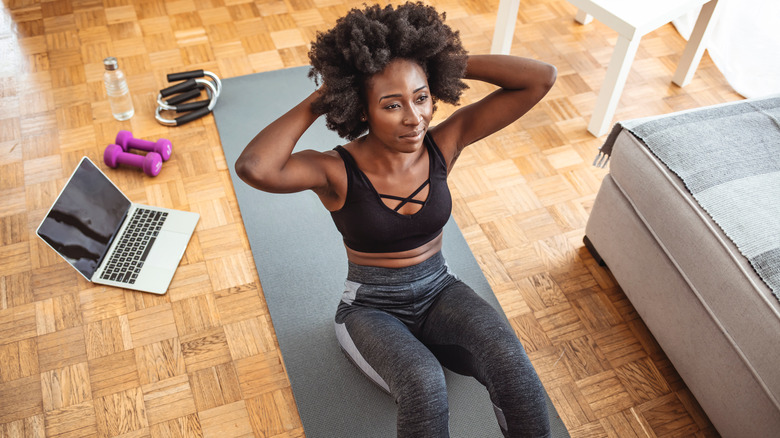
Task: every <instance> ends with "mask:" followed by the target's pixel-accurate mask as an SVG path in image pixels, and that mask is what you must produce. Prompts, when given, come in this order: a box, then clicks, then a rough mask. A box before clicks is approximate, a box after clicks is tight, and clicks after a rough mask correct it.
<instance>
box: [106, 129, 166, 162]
mask: <svg viewBox="0 0 780 438" xmlns="http://www.w3.org/2000/svg"><path fill="white" fill-rule="evenodd" d="M116 144H118V145H119V146H121V147H122V150H123V151H125V152H127V151H128V149H130V148H133V149H140V150H142V151H146V152H157V153H158V154H160V156H161V157H162V159H163V161H168V158H171V154H172V153H173V145H172V144H171V141H170V140H168V139H165V138H161V139H159V140H157V141H149V140H141V139H140V138H133V133H132V132H130V131H124V130H122V131H119V133H117V135H116Z"/></svg>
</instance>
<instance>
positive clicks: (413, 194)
mask: <svg viewBox="0 0 780 438" xmlns="http://www.w3.org/2000/svg"><path fill="white" fill-rule="evenodd" d="M430 183H431V179H430V178H428V179H426V180H425V182H423V183H422V185H421V186H420V187H418V188H417V190H415V191H414V193H412V194H411V195H409V196H407V197H406V198H402V197H400V196H393V195H382V194H380V195H379V197H380V198H386V199H393V200H396V201H401V202H400V203H399V204H398V205H397V206H396V207H395V208H394V209H393V210H394V211H398V210H400V209H401V207H403V206H404V205H406V204H407V203H409V202H412V203H415V204H420V205H423V204H425V201H420V200H418V199H412V198H414V197H415V196H417V194H418V193H420V191H422V189H424V188H425V186H427V185H428V184H430Z"/></svg>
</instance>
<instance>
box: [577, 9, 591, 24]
mask: <svg viewBox="0 0 780 438" xmlns="http://www.w3.org/2000/svg"><path fill="white" fill-rule="evenodd" d="M574 21H576V22H577V23H580V24H588V23H590V22H591V21H593V16H592V15H590V14H588V13H587V12H585V11H583V10H582V9H577V15H575V16H574Z"/></svg>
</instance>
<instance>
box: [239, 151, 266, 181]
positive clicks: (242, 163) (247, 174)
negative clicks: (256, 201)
mask: <svg viewBox="0 0 780 438" xmlns="http://www.w3.org/2000/svg"><path fill="white" fill-rule="evenodd" d="M234 168H235V170H236V175H238V177H239V178H241V181H244V182H245V183H247V184H249V185H251V186H253V187H259V186H262V185H263V177H262V175H263V172H261V171H258V170H259V166H258V163H257V159H252V158H250V157H245V156H241V157H238V159H237V160H236V164H235V166H234Z"/></svg>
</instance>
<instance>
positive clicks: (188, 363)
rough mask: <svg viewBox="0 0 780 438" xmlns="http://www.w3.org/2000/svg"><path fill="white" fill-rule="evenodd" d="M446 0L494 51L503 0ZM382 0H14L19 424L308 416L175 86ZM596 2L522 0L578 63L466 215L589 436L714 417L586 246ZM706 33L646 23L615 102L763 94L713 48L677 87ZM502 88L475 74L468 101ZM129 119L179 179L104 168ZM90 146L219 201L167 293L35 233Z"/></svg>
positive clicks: (475, 242)
mask: <svg viewBox="0 0 780 438" xmlns="http://www.w3.org/2000/svg"><path fill="white" fill-rule="evenodd" d="M431 3H432V4H434V5H435V6H437V7H438V8H439V9H440V10H442V11H446V13H447V15H448V20H449V23H450V24H451V25H452V26H453V27H454V28H456V29H458V30H459V31H460V32H461V36H462V38H463V41H464V43H465V45H466V47H467V49H469V50H470V51H472V52H474V53H486V52H488V51H489V47H490V40H491V37H492V29H493V25H494V22H495V15H496V10H497V7H498V1H496V0H494V1H490V2H486V1H475V0H437V1H431ZM361 4H362V0H360V1H351V0H256V1H252V0H177V1H163V0H72V1H71V0H53V1H40V0H3V1H2V4H1V5H0V54H2V62H0V175H1V176H2V177H1V178H0V436H3V437H20V436H35V437H38V436H44V435H45V436H52V437H55V436H63V437H64V436H69V437H70V436H123V437H174V436H188V437H189V436H193V437H199V436H204V437H208V436H215V437H233V436H258V437H288V438H290V437H300V436H303V435H304V432H303V429H302V426H301V423H300V419H299V416H298V412H297V410H296V406H295V402H294V399H293V395H292V392H291V390H290V384H289V381H288V379H287V376H286V374H285V370H284V366H283V362H282V358H281V355H280V352H279V349H278V346H277V344H276V340H275V335H274V330H273V326H272V324H271V320H270V317H269V314H268V310H267V307H266V305H265V302H264V299H263V293H262V289H261V287H260V283H259V280H258V274H257V271H256V268H255V264H254V261H253V259H252V255H251V252H250V250H249V246H248V241H247V238H246V234H245V230H244V225H243V223H242V221H241V217H240V214H239V210H238V207H237V203H236V199H235V196H234V192H233V188H232V183H231V180H230V178H229V176H228V166H232V164H233V163H227V162H226V161H225V158H224V155H223V153H222V150H221V148H220V145H219V137H218V135H217V130H216V127H215V124H214V121H213V117H212V116H208V117H205V118H203V119H200V120H198V121H196V122H193V123H191V124H188V125H185V126H182V127H175V128H169V127H165V126H162V125H159V124H158V123H156V122H155V120H154V118H153V114H154V107H155V103H154V101H155V98H156V95H157V92H158V90H160V89H161V88H163V87H165V86H167V85H168V84H167V83H166V81H165V75H166V74H167V73H171V72H177V71H185V70H192V69H196V68H203V69H206V70H209V71H212V72H215V73H217V74H218V75H219V76H220V77H222V78H228V77H233V76H239V75H244V74H249V73H253V72H260V71H268V70H274V69H280V68H284V67H292V66H299V65H304V64H306V62H307V57H306V53H307V44H308V42H309V41H310V40H312V39H313V38H314V36H315V33H316V32H317V31H319V30H325V29H326V28H328V27H330V26H331V25H332V24H333V23H334V22H335V20H336V19H337V18H338V17H339V16H341V15H342V14H343V13H345V12H346V11H347V10H348V9H349V8H351V7H356V6H360V5H361ZM574 14H575V9H574V8H573V7H572V6H571V5H569V4H568V3H567V2H566V1H564V0H523V1H522V2H521V11H520V14H519V16H518V23H517V28H516V31H515V43H514V45H513V47H512V52H513V53H514V54H518V55H523V56H530V57H534V58H538V59H542V60H544V61H547V62H550V63H552V64H554V65H556V66H557V67H558V71H559V75H558V81H557V83H556V85H555V87H554V88H553V89H552V91H551V92H550V94H549V95H548V96H547V97H546V98H545V99H544V101H543V102H542V103H541V104H540V105H538V106H537V107H536V108H535V109H533V110H532V111H531V112H530V113H529V114H528V115H527V116H526V117H524V118H523V119H522V120H520V121H519V122H517V123H516V124H514V125H513V126H511V127H509V128H507V129H505V130H504V131H502V132H501V133H499V134H497V135H494V136H492V137H490V138H488V139H486V140H483V141H481V142H480V143H478V144H476V145H474V146H473V147H471V148H470V149H468V150H467V151H466V152H465V153H464V154H463V156H462V158H461V159H460V160H459V163H458V167H457V168H456V169H455V171H454V172H453V174H452V177H451V180H452V183H451V186H452V188H453V195H454V200H455V209H454V216H455V218H456V220H457V222H458V224H459V225H460V227H461V229H462V230H463V232H464V234H465V236H466V239H467V241H468V243H469V245H470V247H471V249H472V251H473V252H474V254H475V256H476V257H477V259H478V261H479V263H480V265H481V267H482V268H483V270H484V273H485V275H486V276H487V278H488V280H489V282H490V284H491V285H492V287H493V289H494V291H495V292H496V294H497V296H498V299H499V301H500V303H501V305H502V306H503V308H504V310H505V311H506V313H507V315H508V317H509V318H510V320H511V322H512V325H513V327H514V328H515V330H516V331H517V334H518V335H519V337H520V338H521V339H522V340H523V342H524V344H525V346H526V348H527V350H528V353H529V355H530V357H531V360H532V361H533V364H534V366H535V367H536V369H537V370H538V372H539V375H540V377H541V379H542V381H543V383H544V385H545V387H546V389H547V391H548V393H549V394H550V397H551V399H552V400H553V402H554V404H555V405H556V407H557V409H558V412H559V413H560V414H561V416H562V418H563V421H564V423H565V424H566V425H567V427H568V428H569V429H570V432H571V434H572V436H574V437H598V436H611V437H631V436H640V437H645V436H649V437H667V436H674V437H679V436H715V435H717V433H716V431H715V430H714V429H713V427H712V425H711V424H710V422H709V420H708V419H707V417H706V415H705V414H704V413H703V412H702V410H701V408H700V407H699V406H698V404H697V402H696V400H695V399H694V397H693V396H692V395H691V393H690V392H689V390H688V389H687V388H686V386H685V383H684V382H683V381H682V380H681V379H680V377H679V376H678V375H677V373H676V372H675V370H674V367H673V366H672V364H671V363H670V362H669V360H668V359H667V358H666V356H665V355H664V353H663V351H662V350H661V349H660V348H659V346H658V344H657V343H656V342H655V341H654V339H653V337H652V335H651V334H650V333H649V332H648V330H647V328H646V327H645V325H644V324H643V323H642V321H641V319H640V318H639V317H638V315H637V313H636V312H635V311H634V309H633V308H632V306H631V303H630V302H629V301H628V300H627V299H626V297H625V295H624V294H623V293H622V291H621V290H620V288H619V287H618V286H617V285H616V283H615V281H614V280H613V278H612V277H611V276H610V273H609V272H608V271H607V270H604V269H602V268H600V267H599V266H597V264H596V263H595V261H594V260H593V259H592V258H591V257H590V255H589V254H588V252H587V251H586V250H585V249H584V247H583V245H582V241H581V239H582V235H583V228H584V226H585V222H586V220H587V217H588V212H589V210H590V207H591V204H592V202H593V199H594V196H595V193H596V192H597V190H598V187H599V184H600V181H601V179H602V178H603V177H604V175H605V171H604V170H603V169H597V168H594V167H592V166H591V165H590V163H591V161H592V159H593V157H594V155H595V153H596V149H597V147H598V146H600V145H601V142H602V141H603V138H600V139H599V138H594V137H592V136H591V135H590V134H588V133H587V132H586V125H587V121H588V120H589V118H590V113H591V111H592V108H593V105H594V103H595V99H596V93H597V91H598V89H599V87H600V83H601V80H602V78H603V77H604V73H605V70H606V66H607V63H608V62H609V58H610V55H611V53H612V48H613V45H614V43H615V39H616V34H615V33H614V32H612V31H611V30H610V29H608V28H607V27H605V26H603V25H601V24H600V23H598V22H594V23H591V24H589V25H588V26H581V25H579V24H577V23H576V22H575V21H574V19H573V16H574ZM684 43H685V42H684V40H683V39H682V38H681V37H680V36H679V35H678V34H677V33H676V31H675V30H674V28H673V27H672V26H671V25H666V26H664V27H662V28H660V29H658V30H657V31H655V32H653V33H651V34H649V35H647V36H646V37H645V38H644V40H643V41H642V43H641V45H640V47H639V52H638V54H637V58H636V60H635V62H634V63H633V67H632V71H631V74H630V76H629V78H628V82H627V84H626V88H625V92H624V93H623V95H622V99H621V101H620V106H619V108H618V111H617V116H616V119H624V118H632V117H639V116H647V115H653V114H661V113H668V112H671V111H676V110H683V109H688V108H694V107H699V106H704V105H710V104H716V103H720V102H725V101H731V100H737V99H740V96H738V95H737V94H735V92H734V91H733V90H732V89H731V88H730V87H729V85H728V84H727V83H726V82H725V80H724V78H723V76H722V75H721V73H720V72H719V71H718V70H717V68H716V67H715V66H714V65H713V64H712V61H711V59H710V58H709V57H708V56H707V55H706V54H705V56H704V59H703V60H702V63H701V65H700V66H699V69H698V71H697V73H696V77H695V78H694V80H693V82H692V83H691V84H690V85H688V86H687V87H685V88H684V89H681V88H679V87H677V86H675V85H673V84H671V82H670V80H671V76H672V73H673V70H674V68H675V66H676V63H677V60H678V59H679V57H680V54H681V52H682V50H683V46H684ZM107 56H116V57H117V58H118V59H119V63H120V67H121V68H122V69H123V70H124V71H125V73H126V74H127V75H128V77H129V84H130V88H131V90H132V94H133V99H134V103H135V108H136V115H135V116H134V117H133V118H132V119H131V120H130V121H127V122H117V121H115V120H114V119H113V118H112V117H111V113H110V110H109V105H108V101H107V98H106V93H105V91H104V88H103V84H102V72H103V65H102V60H103V58H105V57H107ZM487 91H489V90H488V89H486V87H483V86H479V85H476V86H474V87H473V88H472V89H471V90H469V92H468V93H467V95H466V99H465V100H466V101H470V100H473V99H475V98H477V97H479V96H481V95H483V94H484V93H486V92H487ZM219 104H220V105H230V102H226V101H224V102H223V101H220V102H219ZM450 111H452V109H451V108H447V107H445V106H443V105H442V106H441V108H440V110H439V116H443V115H446V114H447V113H448V112H450ZM260 128H261V127H260V126H258V130H259V129H260ZM120 129H130V130H131V131H133V133H134V134H135V135H136V136H137V137H141V138H146V139H150V140H154V139H157V138H160V137H164V138H168V139H170V140H171V141H172V142H173V145H174V154H173V157H172V159H171V160H170V161H169V162H167V163H165V165H164V167H163V171H162V173H161V174H160V176H158V177H156V178H149V177H145V176H144V175H143V174H142V173H141V172H139V171H135V170H134V169H127V168H124V169H117V170H112V169H107V168H106V166H105V165H103V164H102V159H101V157H102V151H103V148H105V146H106V145H107V144H109V143H111V142H112V140H113V138H114V136H115V135H116V133H117V131H118V130H120ZM83 155H88V156H90V157H91V158H92V159H93V160H94V161H95V162H97V163H101V166H102V167H103V168H104V169H105V170H106V172H107V173H108V175H109V176H110V177H111V178H112V179H113V180H114V181H115V182H116V184H117V185H118V186H119V187H120V188H121V189H122V190H123V191H125V192H126V193H127V194H128V196H130V198H132V199H133V200H134V201H136V202H141V203H148V204H156V205H161V206H165V207H171V208H178V209H185V210H191V211H196V212H198V213H200V215H201V220H200V223H199V224H198V228H197V230H196V233H195V235H194V237H193V239H192V242H191V243H190V245H189V248H188V249H187V252H186V254H185V256H184V259H183V261H182V264H181V266H180V267H179V270H178V272H177V274H176V277H175V278H174V280H173V283H172V284H171V287H170V290H169V292H168V293H167V294H166V295H164V296H155V295H149V294H143V293H138V292H131V291H127V290H123V289H117V288H110V287H102V286H96V285H93V284H90V283H89V282H87V281H85V280H84V279H83V278H81V277H80V276H79V275H78V274H77V273H76V272H75V271H73V270H71V269H70V268H69V267H68V266H66V264H65V263H64V261H62V260H61V259H59V258H58V256H56V255H55V254H54V253H53V252H52V251H51V250H50V249H49V248H48V247H47V246H46V245H45V244H43V243H42V241H40V240H39V239H38V238H37V237H36V236H35V229H36V227H37V225H38V224H39V222H40V220H41V219H42V216H43V214H44V213H45V211H46V210H47V209H48V207H49V205H50V204H51V202H52V201H53V199H54V198H55V196H56V195H57V193H58V192H59V190H60V188H61V187H62V185H63V183H64V182H65V180H66V178H67V177H68V176H69V175H70V172H71V171H72V169H73V168H74V167H75V164H76V163H77V162H78V160H79V159H80V157H81V156H83ZM333 293H334V294H338V293H340V291H333ZM302 299H305V297H302ZM345 366H346V365H345ZM355 396H356V397H359V396H360V395H359V394H356V395H355Z"/></svg>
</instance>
